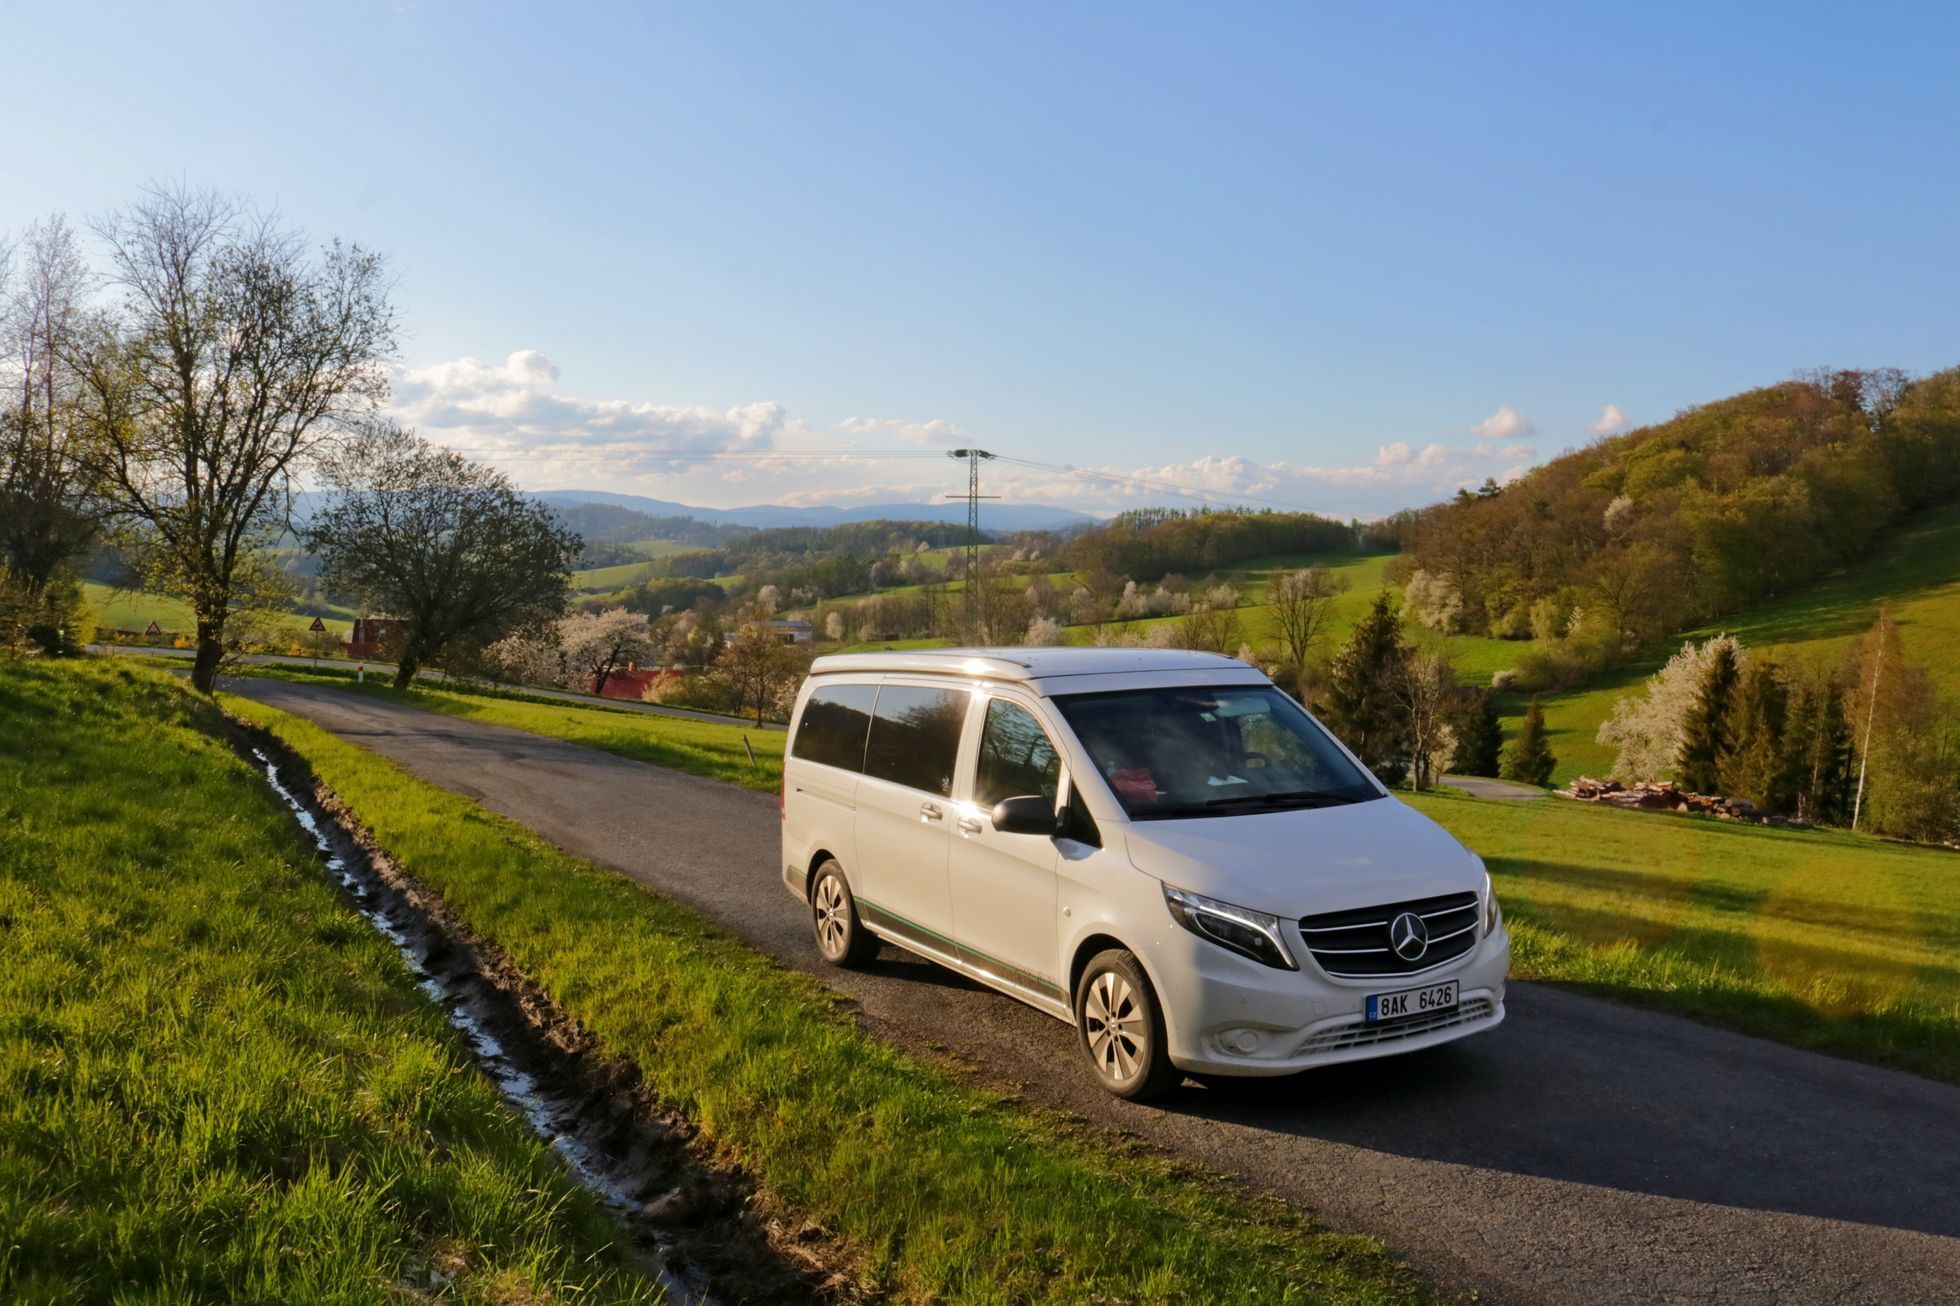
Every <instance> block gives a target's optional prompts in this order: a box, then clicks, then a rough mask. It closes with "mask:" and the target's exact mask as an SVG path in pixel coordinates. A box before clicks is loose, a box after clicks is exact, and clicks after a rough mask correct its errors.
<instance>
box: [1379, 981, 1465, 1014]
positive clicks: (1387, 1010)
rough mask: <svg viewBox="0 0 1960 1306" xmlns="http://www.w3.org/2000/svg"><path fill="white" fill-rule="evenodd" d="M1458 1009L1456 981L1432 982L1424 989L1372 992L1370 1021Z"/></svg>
mask: <svg viewBox="0 0 1960 1306" xmlns="http://www.w3.org/2000/svg"><path fill="white" fill-rule="evenodd" d="M1455 1010H1456V981H1455V980H1451V981H1450V982H1449V983H1447V984H1431V985H1430V986H1429V987H1428V988H1424V989H1403V990H1402V991H1401V992H1400V993H1370V994H1369V995H1368V1022H1369V1023H1370V1024H1372V1023H1374V1022H1375V1021H1378V1020H1401V1019H1402V1018H1404V1017H1405V1016H1427V1015H1430V1014H1431V1013H1433V1012H1437V1011H1455Z"/></svg>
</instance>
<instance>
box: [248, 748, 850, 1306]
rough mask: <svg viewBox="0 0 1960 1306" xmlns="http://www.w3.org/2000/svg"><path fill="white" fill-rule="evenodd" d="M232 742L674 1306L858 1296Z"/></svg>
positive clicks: (326, 812) (480, 946) (434, 906)
mask: <svg viewBox="0 0 1960 1306" xmlns="http://www.w3.org/2000/svg"><path fill="white" fill-rule="evenodd" d="M227 721H228V724H229V727H230V733H231V736H232V742H233V745H234V747H236V748H237V749H238V751H239V752H240V753H241V755H243V756H245V757H246V758H247V759H248V760H249V761H250V762H251V763H252V764H253V765H254V766H255V767H257V768H258V770H259V772H260V774H261V775H262V776H263V777H264V779H265V781H266V784H267V785H268V786H269V787H270V788H271V789H272V791H273V792H274V793H275V794H276V795H277V796H278V797H279V799H280V800H281V801H282V802H283V803H285V804H286V806H287V807H288V809H289V810H291V811H292V813H293V816H294V819H295V820H296V821H297V823H298V824H299V827H300V829H301V830H302V831H303V832H304V833H305V835H306V836H307V838H308V839H310V840H311V841H312V843H313V846H314V847H315V848H316V849H317V850H318V852H319V854H320V856H321V858H322V860H323V862H324V864H325V867H326V869H327V871H328V873H329V874H330V875H331V876H332V877H333V879H334V881H335V882H336V883H337V884H338V885H339V886H340V888H341V890H342V892H343V893H344V894H345V895H346V897H347V900H348V901H349V903H350V905H352V907H353V908H354V910H355V911H357V912H358V913H359V914H360V915H361V916H362V918H363V919H365V920H366V921H367V922H368V923H369V924H370V925H372V926H373V927H374V928H375V929H376V930H377V931H378V932H379V933H380V934H381V935H382V936H383V937H385V938H386V939H388V941H389V942H390V943H392V944H393V945H394V946H395V948H396V949H397V950H398V951H399V952H400V953H401V955H402V956H403V958H404V959H406V960H407V962H408V964H409V967H410V969H411V971H412V972H413V973H414V975H415V978H416V982H417V984H418V985H419V986H420V987H421V989H422V990H423V992H425V993H427V994H428V995H429V996H430V997H431V998H432V999H434V1000H435V1001H436V1002H437V1003H438V1004H439V1005H440V1006H441V1007H442V1010H443V1013H444V1015H445V1016H446V1017H447V1019H448V1020H449V1023H450V1024H451V1026H453V1027H454V1028H455V1029H456V1030H457V1031H458V1032H459V1033H461V1034H462V1036H463V1038H464V1041H465V1042H466V1044H467V1045H468V1047H469V1050H470V1054H471V1056H472V1057H473V1058H474V1060H475V1061H476V1063H477V1065H478V1066H479V1067H480V1068H481V1069H482V1071H483V1072H484V1073H485V1074H486V1075H488V1076H489V1077H490V1079H491V1081H492V1082H493V1083H495V1084H496V1086H497V1088H498V1089H499V1091H500V1092H501V1093H502V1094H503V1096H504V1098H505V1099H506V1101H508V1102H509V1103H510V1105H511V1106H512V1108H513V1109H514V1110H516V1112H517V1113H518V1114H519V1116H521V1117H522V1118H523V1119H524V1121H525V1122H526V1123H527V1124H528V1125H529V1126H530V1128H531V1129H532V1130H533V1132H535V1133H536V1134H537V1135H538V1137H540V1138H542V1139H544V1140H545V1141H546V1142H547V1143H549V1144H550V1145H551V1147H552V1149H553V1150H554V1151H556V1152H557V1153H558V1155H559V1156H560V1157H561V1158H562V1159H563V1161H564V1163H565V1165H566V1167H567V1169H568V1170H569V1171H570V1172H571V1174H572V1176H573V1177H574V1178H575V1179H576V1180H577V1181H578V1182H579V1183H580V1184H581V1185H582V1186H584V1187H585V1188H587V1189H589V1190H590V1191H591V1192H593V1193H594V1194H596V1195H597V1196H598V1197H599V1199H600V1200H601V1201H602V1202H603V1203H604V1204H605V1206H606V1207H607V1208H608V1209H609V1210H610V1211H612V1212H613V1214H614V1215H615V1216H616V1217H617V1219H618V1220H619V1221H620V1224H621V1226H622V1227H623V1229H624V1231H625V1232H626V1234H627V1236H628V1238H629V1239H630V1242H631V1245H632V1248H633V1250H634V1251H635V1252H636V1253H637V1254H638V1256H639V1257H640V1259H641V1261H642V1264H643V1265H644V1267H645V1268H646V1270H647V1272H648V1273H649V1275H650V1276H651V1277H653V1278H655V1279H657V1280H658V1282H659V1283H660V1285H661V1287H662V1288H663V1289H664V1290H665V1291H666V1293H667V1296H668V1300H669V1301H672V1302H675V1303H680V1304H683V1306H736V1304H737V1303H746V1302H790V1303H795V1302H807V1303H833V1302H850V1301H858V1300H863V1299H864V1298H866V1297H867V1296H868V1295H869V1294H868V1293H867V1292H866V1290H865V1286H864V1285H863V1284H862V1283H860V1282H859V1280H858V1279H857V1278H856V1277H855V1276H854V1275H853V1274H852V1273H851V1272H850V1268H849V1258H848V1257H847V1256H845V1255H844V1253H843V1249H841V1248H840V1247H838V1246H837V1245H835V1244H834V1243H833V1242H832V1241H831V1240H829V1239H828V1238H826V1237H825V1235H824V1234H823V1233H822V1231H821V1230H819V1229H817V1228H815V1227H813V1226H810V1225H807V1224H801V1225H799V1224H798V1223H797V1222H795V1221H794V1220H792V1219H789V1218H785V1216H784V1215H783V1213H781V1212H777V1211H774V1210H772V1209H771V1207H770V1204H769V1203H768V1202H767V1200H766V1199H765V1198H763V1197H762V1196H761V1195H760V1194H758V1192H757V1191H756V1189H755V1186H754V1185H753V1184H752V1183H750V1182H748V1181H747V1180H746V1179H745V1178H744V1177H743V1176H742V1175H741V1174H739V1173H737V1172H735V1171H733V1170H731V1169H730V1168H728V1167H726V1166H724V1165H721V1164H719V1163H717V1161H716V1160H715V1158H713V1157H712V1156H710V1155H709V1154H708V1149H707V1148H706V1147H705V1146H703V1145H702V1144H701V1143H700V1142H699V1140H698V1139H697V1137H696V1133H695V1130H694V1129H693V1127H692V1126H691V1125H690V1124H689V1123H688V1122H687V1121H686V1120H685V1119H684V1118H682V1117H680V1116H679V1115H678V1114H676V1113H674V1112H672V1111H670V1110H667V1109H664V1108H663V1107H662V1106H661V1105H660V1104H659V1103H658V1102H655V1101H653V1100H652V1099H651V1098H650V1097H649V1095H647V1094H646V1093H645V1092H644V1091H643V1090H642V1089H641V1088H640V1086H639V1076H638V1074H637V1072H636V1071H635V1070H634V1068H633V1067H632V1066H631V1065H629V1064H626V1063H623V1062H621V1061H618V1060H617V1059H614V1058H609V1057H607V1056H605V1055H604V1054H603V1053H601V1052H600V1051H599V1050H598V1049H597V1047H596V1044H595V1040H594V1039H593V1038H592V1036H591V1035H589V1034H588V1033H586V1032H585V1031H584V1030H583V1029H581V1028H580V1027H579V1025H578V1024H577V1022H576V1021H573V1020H571V1019H570V1018H568V1017H566V1016H564V1015H563V1014H562V1013H561V1012H559V1011H557V1010H556V1009H555V1007H554V1006H553V1004H552V1002H551V1000H550V999H549V998H548V997H546V996H545V995H544V994H543V993H542V992H540V991H539V990H538V989H537V987H536V986H535V985H533V984H532V983H530V982H529V981H528V980H527V979H526V978H525V976H524V975H523V973H522V972H521V971H519V970H518V969H517V968H516V967H515V966H514V965H513V964H512V963H511V962H510V960H509V959H508V958H507V957H505V956H504V955H503V954H502V953H501V951H500V950H499V949H497V948H496V947H495V945H494V944H491V943H489V942H488V941H487V940H484V939H481V938H478V937H476V936H475V935H474V934H473V933H472V932H471V931H470V930H468V929H467V928H466V927H465V926H463V925H462V923H461V922H459V921H457V920H456V919H455V918H454V917H453V916H452V915H451V914H450V913H449V911H448V910H447V908H446V906H445V905H444V903H443V902H442V901H441V899H440V898H439V897H437V896H435V895H432V894H429V893H426V892H424V891H423V890H421V889H420V888H418V887H417V886H416V885H415V884H414V883H413V881H411V880H410V879H408V877H406V876H405V875H403V874H402V873H401V871H400V870H399V868H397V867H396V866H395V864H394V863H393V862H392V860H390V859H389V857H388V856H387V854H386V852H384V851H383V850H382V849H381V848H379V847H378V846H377V845H376V844H375V842H374V840H373V838H372V836H371V835H369V833H368V832H367V831H366V830H365V829H364V828H363V827H362V826H361V825H360V823H359V821H358V820H357V819H356V818H355V817H354V816H353V814H352V813H351V812H350V811H348V809H347V808H346V806H345V805H344V804H343V803H341V802H340V800H339V799H338V798H337V797H336V796H335V795H334V794H333V792H332V791H331V790H329V789H327V788H326V787H325V786H324V785H322V784H321V783H320V782H319V781H318V780H317V778H316V777H315V776H314V775H313V773H312V770H311V768H310V767H308V766H307V764H306V762H305V759H304V758H302V757H299V756H298V755H296V754H294V753H293V752H292V751H291V750H290V749H288V748H287V747H286V746H285V745H284V744H282V743H281V742H280V741H278V740H276V739H274V738H273V737H272V736H270V735H269V734H266V733H265V732H263V731H260V730H258V729H257V728H255V727H252V726H250V725H247V724H245V723H242V722H238V721H236V720H235V719H230V718H227Z"/></svg>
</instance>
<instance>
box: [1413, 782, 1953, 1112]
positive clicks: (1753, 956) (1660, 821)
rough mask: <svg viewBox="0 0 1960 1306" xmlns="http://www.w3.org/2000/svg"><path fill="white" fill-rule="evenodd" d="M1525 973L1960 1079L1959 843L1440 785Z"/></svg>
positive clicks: (1431, 810) (1434, 808)
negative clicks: (1490, 885)
mask: <svg viewBox="0 0 1960 1306" xmlns="http://www.w3.org/2000/svg"><path fill="white" fill-rule="evenodd" d="M1415 805H1416V806H1417V807H1419V808H1420V809H1421V810H1423V811H1424V812H1426V813H1427V814H1428V815H1430V816H1431V817H1434V818H1435V819H1436V820H1438V821H1440V822H1441V823H1442V824H1443V825H1444V826H1446V827H1447V828H1448V829H1449V830H1450V832H1451V833H1452V834H1454V835H1456V837H1457V838H1459V839H1461V840H1462V841H1463V842H1464V843H1465V844H1467V845H1469V846H1470V847H1471V848H1472V849H1474V850H1475V851H1476V852H1477V853H1478V854H1480V855H1481V856H1482V857H1483V858H1484V860H1485V862H1486V864H1487V865H1488V866H1489V867H1490V871H1491V875H1492V877H1493V879H1494V881H1495V883H1496V885H1497V891H1498V898H1499V901H1501V902H1502V903H1503V904H1504V910H1505V914H1506V918H1507V919H1508V920H1509V921H1510V923H1511V927H1512V933H1513V939H1514V948H1515V952H1514V958H1513V973H1514V974H1515V975H1518V976H1520V977H1525V978H1532V979H1544V980H1551V981H1555V982H1557V983H1560V984H1563V985H1568V986H1571V987H1575V988H1579V989H1582V990H1585V991H1588V992H1592V993H1596V994H1599V995H1601V996H1605V997H1610V998H1614V999H1617V1000H1620V1001H1626V1002H1633V1003H1638V1004H1640V1005H1642V1006H1649V1007H1655V1008H1659V1009H1661V1010H1666V1011H1672V1012H1675V1013H1677V1014H1680V1015H1685V1016H1688V1017H1690V1018H1693V1019H1696V1020H1701V1021H1705V1022H1707V1023H1709V1024H1713V1025H1721V1026H1725V1027H1727V1028H1729V1029H1735V1030H1740V1031H1742V1032H1744V1033H1749V1034H1757V1035H1760V1036H1762V1037H1765V1038H1773V1039H1777V1040H1779V1041H1781V1042H1785V1043H1792V1044H1796V1045H1798V1046H1800V1047H1808V1048H1814V1049H1817V1050H1819V1051H1824V1052H1831V1053H1835V1054H1837V1055H1840V1056H1848V1057H1856V1058H1859V1059H1861V1060H1866V1061H1874V1062H1878V1063H1881V1064H1885V1065H1891V1066H1897V1067H1900V1068H1902V1069H1905V1070H1910V1071H1914V1072H1916V1073H1918V1074H1922V1075H1927V1076H1931V1077H1933V1078H1937V1079H1943V1080H1946V1081H1948V1082H1952V1083H1960V855H1956V854H1954V853H1950V852H1944V851H1940V850H1936V849H1927V848H1914V847H1908V846H1904V845H1898V844H1891V843H1887V842H1885V841H1883V840H1879V839H1874V838H1871V837H1869V836H1864V835H1854V834H1848V833H1843V832H1837V831H1821V830H1820V831H1797V830H1776V829H1769V828H1765V827H1762V826H1744V825H1736V824H1731V823H1728V822H1723V821H1717V820H1714V819H1712V818H1696V817H1685V816H1672V815H1659V814H1654V813H1648V812H1624V811H1615V810H1612V809H1608V808H1599V807H1592V806H1588V805H1585V804H1581V803H1574V802H1569V801H1564V800H1560V799H1546V800H1540V801H1537V802H1524V803H1515V802H1512V803H1507V802H1496V801H1489V800H1482V799H1475V798H1470V797H1467V796H1464V795H1458V794H1449V793H1439V794H1434V795H1423V796H1421V797H1418V798H1416V799H1415Z"/></svg>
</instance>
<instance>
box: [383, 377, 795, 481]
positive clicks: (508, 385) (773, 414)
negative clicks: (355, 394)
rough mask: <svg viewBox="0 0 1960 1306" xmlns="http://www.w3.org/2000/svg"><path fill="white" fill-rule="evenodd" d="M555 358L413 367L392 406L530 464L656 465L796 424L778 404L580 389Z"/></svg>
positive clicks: (475, 451)
mask: <svg viewBox="0 0 1960 1306" xmlns="http://www.w3.org/2000/svg"><path fill="white" fill-rule="evenodd" d="M558 379H559V371H558V367H557V365H556V364H554V363H553V362H552V361H551V360H550V359H549V358H546V357H545V356H544V355H543V354H541V353H539V352H538V351H537V350H535V349H520V350H518V351H517V352H516V353H514V354H512V355H510V357H508V358H506V359H505V360H504V361H503V363H501V364H494V363H485V362H482V361H480V360H478V359H474V358H459V359H456V360H454V361H452V362H447V363H435V364H431V365H430V366H427V367H422V368H412V369H409V370H407V371H405V372H403V373H402V374H401V375H399V376H398V377H397V378H396V380H395V387H394V390H395V393H394V402H393V405H392V407H393V411H394V415H395V416H396V417H397V418H398V419H399V420H400V421H402V422H403V423H404V424H406V425H409V426H413V427H415V428H416V429H417V430H419V431H420V432H421V433H422V434H423V435H425V436H427V437H429V438H430V439H432V440H435V441H438V442H440V443H442V444H447V445H450V446H452V447H454V448H458V449H463V450H466V451H467V452H469V453H470V454H472V455H474V456H476V457H480V458H484V459H486V460H488V461H490V462H494V463H497V464H498V465H499V466H503V467H505V468H506V469H508V470H510V471H512V472H513V473H517V474H519V475H520V476H524V479H530V478H529V477H528V476H525V475H524V474H525V473H526V472H529V471H530V470H532V469H534V468H538V469H542V468H548V467H551V466H553V465H558V466H562V467H563V468H564V469H565V471H566V472H567V473H570V472H572V471H574V470H591V471H600V472H605V473H609V474H611V475H615V476H617V475H622V474H626V475H631V474H635V473H652V472H660V471H666V470H673V469H677V468H685V467H687V466H688V465H690V464H689V462H688V460H687V459H686V457H685V455H690V454H708V453H722V452H729V451H736V450H740V451H746V452H758V453H759V452H765V451H768V450H770V449H772V448H774V447H775V442H776V440H777V437H779V436H781V435H783V434H784V433H785V432H787V431H788V430H790V429H791V423H790V422H789V420H788V418H787V416H786V414H785V413H784V411H783V408H782V405H780V404H776V403H768V402H761V403H751V404H743V405H740V406H737V407H734V408H711V407H707V406H705V405H694V406H675V405H668V404H654V403H634V402H630V401H625V400H593V399H579V398H574V397H572V396H568V395H563V394H560V393H558V392H557V390H556V386H557V383H558Z"/></svg>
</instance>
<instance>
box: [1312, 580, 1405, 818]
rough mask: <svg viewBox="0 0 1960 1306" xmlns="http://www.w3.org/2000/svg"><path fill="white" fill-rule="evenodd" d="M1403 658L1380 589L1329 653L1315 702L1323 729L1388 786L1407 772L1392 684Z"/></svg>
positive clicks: (1391, 611)
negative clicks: (1362, 615) (1345, 637)
mask: <svg viewBox="0 0 1960 1306" xmlns="http://www.w3.org/2000/svg"><path fill="white" fill-rule="evenodd" d="M1408 656H1409V649H1408V646H1407V645H1405V644H1403V642H1402V622H1401V618H1400V616H1399V615H1398V614H1397V613H1396V611H1395V601H1394V599H1392V598H1391V597H1390V596H1389V593H1388V591H1387V590H1383V591H1382V592H1381V593H1380V594H1379V595H1377V596H1376V597H1375V603H1374V607H1373V608H1371V609H1370V610H1369V612H1368V615H1367V616H1366V617H1365V618H1363V619H1362V621H1361V624H1360V625H1359V626H1356V627H1355V628H1354V633H1353V634H1352V635H1350V636H1348V640H1347V643H1345V644H1343V645H1341V648H1340V651H1339V652H1337V653H1335V654H1334V660H1333V662H1332V663H1331V664H1329V666H1328V668H1327V682H1326V685H1325V688H1324V689H1323V691H1322V692H1323V697H1322V699H1321V702H1320V712H1321V715H1322V716H1324V717H1325V718H1326V720H1327V725H1328V727H1329V728H1330V729H1332V730H1333V731H1334V733H1335V734H1336V735H1338V736H1340V738H1341V741H1342V742H1343V743H1345V744H1346V745H1347V746H1348V747H1349V748H1351V749H1353V750H1354V754H1355V756H1356V757H1359V758H1360V759H1361V760H1362V762H1363V763H1364V764H1366V765H1367V767H1368V768H1369V769H1370V770H1372V771H1373V772H1374V773H1375V774H1376V776H1378V777H1379V778H1380V779H1381V781H1382V783H1384V784H1389V785H1393V784H1397V783H1399V782H1400V781H1401V779H1402V777H1403V775H1404V774H1405V773H1406V771H1407V766H1406V758H1407V755H1408V733H1409V726H1408V716H1407V714H1406V713H1405V712H1404V711H1403V709H1402V705H1401V703H1400V702H1399V701H1398V699H1397V694H1396V685H1397V683H1398V681H1399V680H1400V678H1401V675H1402V668H1403V664H1404V662H1405V661H1406V660H1407V658H1408Z"/></svg>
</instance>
